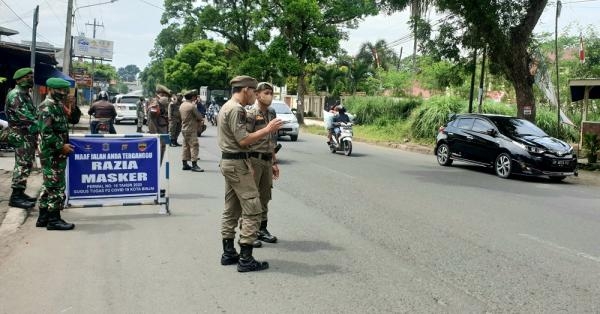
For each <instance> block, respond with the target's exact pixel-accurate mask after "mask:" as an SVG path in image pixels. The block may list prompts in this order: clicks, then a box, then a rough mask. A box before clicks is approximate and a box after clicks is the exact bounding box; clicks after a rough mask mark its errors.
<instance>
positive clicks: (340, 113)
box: [329, 105, 350, 141]
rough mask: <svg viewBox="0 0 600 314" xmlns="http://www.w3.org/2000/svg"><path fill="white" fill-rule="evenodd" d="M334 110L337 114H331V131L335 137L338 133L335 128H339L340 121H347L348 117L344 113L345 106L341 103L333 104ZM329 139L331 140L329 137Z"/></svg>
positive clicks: (348, 120)
mask: <svg viewBox="0 0 600 314" xmlns="http://www.w3.org/2000/svg"><path fill="white" fill-rule="evenodd" d="M335 111H336V112H337V114H336V115H335V116H333V132H331V133H333V134H335V136H336V139H337V136H338V134H337V133H336V132H335V129H336V128H339V126H340V123H341V122H343V123H349V122H350V117H349V116H348V115H347V114H346V108H344V106H342V105H338V106H335ZM329 140H330V141H331V138H330V139H329Z"/></svg>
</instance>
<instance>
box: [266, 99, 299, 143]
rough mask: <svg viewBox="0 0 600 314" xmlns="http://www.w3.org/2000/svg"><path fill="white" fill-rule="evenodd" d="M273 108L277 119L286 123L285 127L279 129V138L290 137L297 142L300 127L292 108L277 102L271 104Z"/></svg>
mask: <svg viewBox="0 0 600 314" xmlns="http://www.w3.org/2000/svg"><path fill="white" fill-rule="evenodd" d="M271 107H272V108H273V109H275V113H276V114H277V118H279V119H281V120H283V123H284V124H283V127H282V128H281V129H279V136H286V135H289V136H290V139H291V140H292V141H297V140H298V133H299V132H300V131H299V130H300V125H299V124H298V119H297V118H296V115H295V114H294V113H293V112H292V110H291V109H290V107H289V106H288V105H287V104H286V103H284V102H282V101H277V100H274V101H273V102H272V103H271Z"/></svg>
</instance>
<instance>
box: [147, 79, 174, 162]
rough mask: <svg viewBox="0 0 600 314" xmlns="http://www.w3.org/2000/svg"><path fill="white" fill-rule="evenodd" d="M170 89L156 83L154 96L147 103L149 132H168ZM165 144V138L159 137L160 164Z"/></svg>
mask: <svg viewBox="0 0 600 314" xmlns="http://www.w3.org/2000/svg"><path fill="white" fill-rule="evenodd" d="M170 96H171V90H169V89H168V88H166V87H165V86H163V85H160V84H157V85H156V97H154V98H152V99H151V100H150V103H149V104H148V115H149V117H148V133H151V134H168V132H169V129H168V128H169V117H168V111H167V109H168V106H169V97H170ZM166 146H167V144H166V143H165V140H164V139H163V138H162V137H161V138H160V163H161V164H162V160H163V157H164V155H165V149H166Z"/></svg>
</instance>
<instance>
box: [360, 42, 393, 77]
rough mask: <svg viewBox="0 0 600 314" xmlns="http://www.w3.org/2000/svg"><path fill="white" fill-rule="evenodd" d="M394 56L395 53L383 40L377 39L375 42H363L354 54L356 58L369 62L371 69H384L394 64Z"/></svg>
mask: <svg viewBox="0 0 600 314" xmlns="http://www.w3.org/2000/svg"><path fill="white" fill-rule="evenodd" d="M396 58H397V56H396V54H395V53H394V51H393V50H392V49H390V48H388V45H387V43H386V41H385V40H378V41H377V42H375V43H370V42H366V43H363V44H362V45H361V47H360V49H359V51H358V54H357V55H356V59H358V60H359V61H360V62H363V63H366V64H371V65H372V67H373V69H379V68H382V69H384V70H386V71H387V70H389V69H390V68H391V67H392V66H394V63H395V62H394V61H395V60H396Z"/></svg>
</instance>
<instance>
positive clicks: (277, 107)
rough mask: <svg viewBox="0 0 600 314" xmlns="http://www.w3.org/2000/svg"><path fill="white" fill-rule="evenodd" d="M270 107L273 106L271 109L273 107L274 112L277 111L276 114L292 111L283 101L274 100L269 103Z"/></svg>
mask: <svg viewBox="0 0 600 314" xmlns="http://www.w3.org/2000/svg"><path fill="white" fill-rule="evenodd" d="M271 107H273V109H275V113H277V114H291V113H292V110H290V107H288V105H286V104H284V103H280V102H274V103H272V104H271Z"/></svg>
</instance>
